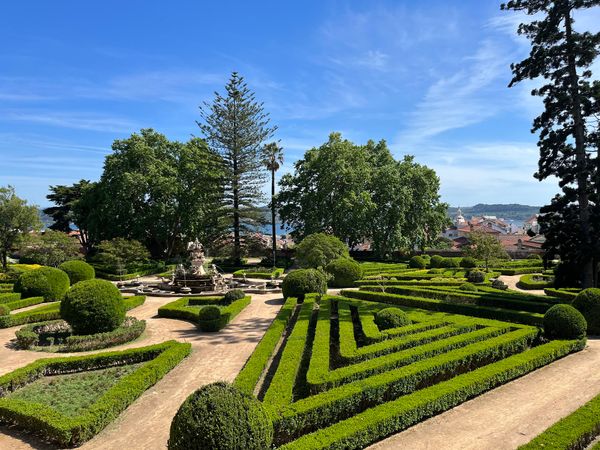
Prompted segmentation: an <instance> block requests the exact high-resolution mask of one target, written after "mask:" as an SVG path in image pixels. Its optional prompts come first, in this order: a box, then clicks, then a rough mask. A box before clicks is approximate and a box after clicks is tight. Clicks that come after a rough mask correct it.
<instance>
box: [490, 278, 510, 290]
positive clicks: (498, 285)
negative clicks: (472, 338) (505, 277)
mask: <svg viewBox="0 0 600 450" xmlns="http://www.w3.org/2000/svg"><path fill="white" fill-rule="evenodd" d="M492 287H493V288H494V289H499V290H501V291H506V290H507V289H508V285H507V284H506V283H504V281H502V280H498V279H496V280H494V281H492Z"/></svg>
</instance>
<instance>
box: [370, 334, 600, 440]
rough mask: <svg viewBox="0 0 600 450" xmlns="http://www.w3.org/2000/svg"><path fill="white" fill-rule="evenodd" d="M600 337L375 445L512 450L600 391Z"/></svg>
mask: <svg viewBox="0 0 600 450" xmlns="http://www.w3.org/2000/svg"><path fill="white" fill-rule="evenodd" d="M598 367H600V340H589V341H588V347H587V348H585V349H584V350H582V351H581V352H579V353H575V354H573V355H569V356H567V357H565V358H563V359H561V360H559V361H556V362H554V363H552V364H550V365H548V366H545V367H542V368H541V369H538V370H536V371H535V372H532V373H530V374H528V375H525V376H524V377H522V378H519V379H518V380H515V381H513V382H510V383H508V384H505V385H503V386H500V387H498V388H496V389H494V390H492V391H490V392H488V393H486V394H483V395H481V396H479V397H476V398H475V399H473V400H470V401H468V402H466V403H463V404H462V405H459V406H457V407H456V408H453V409H451V410H449V411H447V412H445V413H442V414H439V415H437V416H435V417H432V418H431V419H429V420H426V421H424V422H421V423H419V424H417V425H415V426H413V427H411V428H409V429H408V430H406V431H404V432H402V433H399V434H396V435H394V436H392V437H390V438H388V439H385V440H383V441H381V442H378V443H377V444H375V445H372V446H371V447H370V449H372V450H382V449H396V448H408V449H411V450H434V449H435V450H437V449H442V448H443V449H444V450H466V449H472V450H475V449H482V450H483V449H490V448H493V449H494V450H509V449H515V448H517V447H518V446H520V445H523V444H525V443H527V442H529V441H530V440H531V439H532V438H534V437H535V436H537V435H538V434H540V433H541V432H542V431H544V430H545V429H546V428H548V427H549V426H550V425H552V424H553V423H555V422H556V421H558V420H559V419H561V418H563V417H565V416H567V415H569V414H570V413H571V412H573V411H575V410H576V409H577V408H579V407H580V406H582V405H583V404H584V403H586V402H587V401H589V400H591V399H592V398H593V397H595V396H596V395H598V393H600V371H598Z"/></svg>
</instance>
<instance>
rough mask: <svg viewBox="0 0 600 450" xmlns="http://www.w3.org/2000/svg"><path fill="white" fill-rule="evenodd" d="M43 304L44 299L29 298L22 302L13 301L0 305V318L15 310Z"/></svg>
mask: <svg viewBox="0 0 600 450" xmlns="http://www.w3.org/2000/svg"><path fill="white" fill-rule="evenodd" d="M40 303H44V297H29V298H24V299H22V300H15V301H13V302H8V303H0V316H4V315H6V314H10V312H11V311H14V310H15V309H21V308H26V307H28V306H33V305H39V304H40Z"/></svg>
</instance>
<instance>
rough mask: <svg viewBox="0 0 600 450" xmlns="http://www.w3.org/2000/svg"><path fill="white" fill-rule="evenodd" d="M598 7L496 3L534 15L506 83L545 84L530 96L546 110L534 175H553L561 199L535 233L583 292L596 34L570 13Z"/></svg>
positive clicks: (537, 123)
mask: <svg viewBox="0 0 600 450" xmlns="http://www.w3.org/2000/svg"><path fill="white" fill-rule="evenodd" d="M598 5H600V0H511V1H509V2H508V3H505V4H503V5H502V9H506V10H515V11H523V12H525V13H527V14H529V15H532V16H534V17H533V19H534V20H533V21H532V22H530V23H525V24H521V25H520V26H519V34H522V35H524V36H525V37H527V38H528V39H529V40H530V41H531V52H530V54H529V57H527V58H525V59H524V60H523V61H521V62H519V63H517V64H513V65H512V70H513V79H512V81H511V83H510V86H513V85H515V84H517V83H519V82H521V81H523V80H531V79H538V78H539V79H543V83H544V84H543V85H542V86H541V87H540V88H537V89H534V90H533V91H532V94H533V95H537V96H540V97H542V98H543V100H544V107H545V108H544V112H543V113H542V114H541V115H540V116H538V117H537V118H536V119H535V120H534V122H533V129H532V131H533V132H539V139H538V148H539V150H540V160H539V168H538V171H537V173H536V174H535V177H536V178H538V179H539V180H543V179H546V178H548V177H551V176H555V177H557V178H558V179H559V185H560V186H561V188H562V191H563V194H562V195H559V196H557V197H555V199H554V200H553V201H552V204H551V205H549V206H547V207H544V208H543V209H542V212H543V213H545V214H544V215H543V216H542V217H541V219H540V225H541V231H542V233H544V234H545V235H546V238H547V243H546V245H545V248H546V250H547V251H548V252H550V253H555V252H556V253H558V254H559V255H560V256H561V259H563V260H565V261H568V262H571V263H575V264H577V265H578V266H579V267H580V268H581V284H582V286H583V287H584V288H586V287H590V286H592V285H594V283H595V282H597V280H595V272H597V270H596V267H595V266H597V261H598V260H600V259H599V258H598V256H599V255H598V253H599V247H598V245H599V244H598V239H596V238H595V236H597V235H598V232H599V231H600V227H599V226H598V225H599V223H598V222H597V221H594V218H595V217H598V212H596V211H594V209H596V208H598V205H597V202H594V201H591V200H593V197H594V194H593V192H592V189H593V186H594V184H595V182H594V181H593V177H594V172H595V170H597V167H598V162H596V164H594V163H593V161H592V158H591V156H590V155H591V154H592V152H597V145H598V141H597V139H596V138H595V135H594V133H593V132H592V131H591V130H590V128H593V125H591V124H593V123H594V122H595V123H596V124H597V120H594V117H593V115H594V114H597V113H598V98H599V93H600V85H599V84H598V82H597V81H595V82H594V83H592V82H590V79H591V77H592V73H591V70H590V67H591V65H592V63H593V62H594V60H595V59H596V57H597V56H598V53H599V51H600V33H596V34H593V33H590V32H586V31H579V32H578V31H576V30H575V29H574V20H573V15H574V13H575V12H576V11H578V10H584V9H588V8H591V7H594V6H598ZM588 121H589V123H587V122H588ZM596 155H597V153H596ZM596 157H598V156H596ZM590 197H592V199H591V198H590ZM573 213H575V214H573ZM567 216H569V217H573V216H576V222H574V223H569V222H566V221H565V218H566V217H567Z"/></svg>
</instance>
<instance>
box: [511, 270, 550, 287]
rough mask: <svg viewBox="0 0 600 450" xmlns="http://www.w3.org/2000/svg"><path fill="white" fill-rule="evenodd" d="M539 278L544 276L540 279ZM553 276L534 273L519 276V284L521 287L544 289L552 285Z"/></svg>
mask: <svg viewBox="0 0 600 450" xmlns="http://www.w3.org/2000/svg"><path fill="white" fill-rule="evenodd" d="M539 278H543V279H542V280H540V279H539ZM552 280H553V277H549V276H546V275H539V274H538V275H534V274H526V275H523V276H522V277H521V278H519V283H518V286H519V287H520V288H521V289H531V290H533V289H544V288H548V287H552V285H553V284H554V283H553V281H552Z"/></svg>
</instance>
